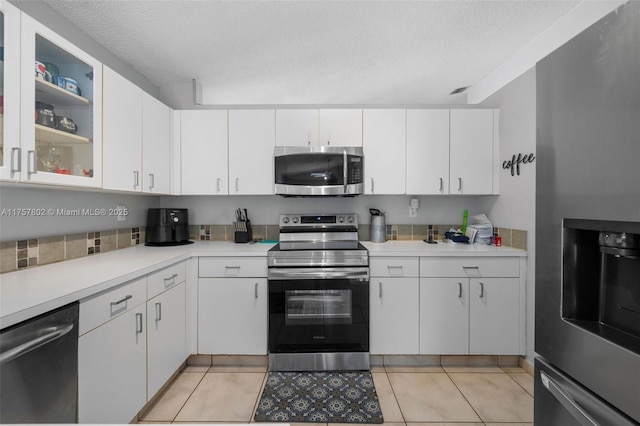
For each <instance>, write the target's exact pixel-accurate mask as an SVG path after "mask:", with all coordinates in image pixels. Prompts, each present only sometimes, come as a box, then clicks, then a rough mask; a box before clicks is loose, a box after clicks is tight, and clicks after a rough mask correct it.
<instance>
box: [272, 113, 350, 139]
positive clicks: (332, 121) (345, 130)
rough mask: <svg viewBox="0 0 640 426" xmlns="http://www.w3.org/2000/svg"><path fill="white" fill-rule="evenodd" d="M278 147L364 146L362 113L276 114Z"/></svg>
mask: <svg viewBox="0 0 640 426" xmlns="http://www.w3.org/2000/svg"><path fill="white" fill-rule="evenodd" d="M276 145H277V146H362V110H360V109H321V110H317V109H279V110H276Z"/></svg>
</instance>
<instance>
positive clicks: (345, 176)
mask: <svg viewBox="0 0 640 426" xmlns="http://www.w3.org/2000/svg"><path fill="white" fill-rule="evenodd" d="M343 158H344V160H343V165H342V178H343V181H342V182H343V183H344V190H343V193H344V195H347V175H348V173H347V172H348V170H347V169H348V164H347V159H348V157H347V149H346V148H345V149H344V152H343Z"/></svg>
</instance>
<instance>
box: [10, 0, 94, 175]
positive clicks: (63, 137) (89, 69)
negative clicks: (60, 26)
mask: <svg viewBox="0 0 640 426" xmlns="http://www.w3.org/2000/svg"><path fill="white" fill-rule="evenodd" d="M3 8H5V9H6V11H7V12H8V11H9V10H10V9H9V7H8V6H4V3H3ZM9 13H11V12H9ZM16 16H17V15H16V14H15V13H14V14H13V19H15V17H16ZM15 25H16V22H15V21H13V22H11V24H8V26H7V29H8V30H11V31H12V32H13V34H11V35H10V37H11V38H12V39H13V38H14V37H17V34H16V33H15ZM14 43H16V41H14V40H12V41H11V42H10V43H8V44H7V53H6V54H7V56H6V58H7V61H13V60H15V55H14V51H13V48H15V45H14ZM20 57H21V70H20V79H19V80H14V81H12V82H11V84H12V86H13V85H16V86H18V90H20V93H21V99H20V105H21V106H20V114H19V116H18V115H17V114H16V115H14V116H13V119H12V120H17V122H19V123H20V147H19V150H20V153H19V155H20V156H21V160H20V161H19V162H18V164H17V165H16V164H15V162H14V169H15V168H20V169H21V171H20V173H19V176H18V174H17V172H14V173H13V176H12V177H10V178H11V179H15V180H18V179H19V180H20V181H22V182H30V183H46V184H55V185H64V186H86V187H99V186H100V185H101V184H102V105H103V104H102V64H101V63H100V62H98V61H97V60H96V59H95V58H93V57H92V56H90V55H88V54H87V53H85V52H84V51H82V50H80V49H79V48H78V47H77V46H75V45H73V44H72V43H70V42H69V41H67V40H66V39H64V38H63V37H61V36H60V35H58V34H56V33H55V32H53V31H51V30H50V29H49V28H47V27H45V26H43V25H42V24H40V23H39V22H38V21H36V20H35V19H32V18H31V17H29V16H27V15H26V14H24V13H22V14H20ZM36 61H39V62H41V63H43V64H45V65H46V64H48V70H47V71H46V72H45V73H42V74H40V76H36V74H35V70H34V64H35V62H36ZM8 72H9V74H8V75H7V78H15V76H13V74H12V73H13V72H14V70H13V62H11V63H9V64H8ZM60 77H65V78H66V79H67V80H65V83H60V84H64V85H66V88H62V87H60V86H59V85H56V84H54V83H56V82H57V80H58V79H59V78H60ZM14 90H16V88H15V87H12V89H11V90H10V91H9V92H8V95H9V96H10V98H9V99H7V106H8V108H12V109H11V112H12V113H15V111H13V108H15V107H16V104H15V103H13V102H14V101H15V100H12V99H11V98H12V96H11V95H12V94H14V92H13V91H14ZM10 102H11V103H10ZM37 102H40V103H41V104H40V105H39V108H36V111H34V107H35V106H36V103H37ZM45 105H46V107H45ZM38 111H39V112H38ZM34 112H35V113H37V117H36V119H35V122H34V120H33V118H32V117H34ZM52 113H53V115H52ZM71 121H72V122H73V123H74V124H75V126H76V130H75V131H73V130H71V131H68V130H70V128H71ZM12 122H13V121H12ZM65 123H66V124H67V127H66V128H65V127H64V126H63V125H64V124H65ZM61 129H66V130H61ZM9 137H10V138H11V139H12V140H13V138H14V137H15V135H13V136H9ZM11 143H12V144H13V143H14V142H11ZM14 148H17V146H15V145H12V146H11V148H10V149H8V150H7V149H3V151H4V152H5V153H8V154H9V155H10V156H12V155H16V156H17V155H18V151H17V150H15V149H14ZM5 155H6V154H5ZM16 158H17V157H16ZM9 161H10V160H9Z"/></svg>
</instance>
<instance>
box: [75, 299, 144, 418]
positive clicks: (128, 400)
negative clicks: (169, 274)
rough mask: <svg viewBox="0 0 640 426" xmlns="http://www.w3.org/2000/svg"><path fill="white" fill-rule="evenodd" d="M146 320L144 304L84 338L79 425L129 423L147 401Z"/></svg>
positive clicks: (80, 361)
mask: <svg viewBox="0 0 640 426" xmlns="http://www.w3.org/2000/svg"><path fill="white" fill-rule="evenodd" d="M107 303H112V302H107ZM145 317H146V305H145V304H144V303H142V304H139V305H138V306H135V307H132V308H131V309H129V310H128V311H126V312H125V313H123V314H121V315H120V316H117V317H116V318H114V319H112V320H110V321H108V322H106V323H105V324H103V325H101V326H99V327H97V328H96V329H94V330H92V331H90V332H88V333H86V334H84V335H82V336H80V338H79V340H78V422H79V423H129V422H130V421H131V420H132V419H133V418H134V417H135V416H136V414H137V413H138V411H139V410H140V409H141V408H142V407H143V406H144V405H145V403H146V402H147V378H146V374H147V328H146V322H145ZM81 318H82V316H81ZM81 320H82V319H81Z"/></svg>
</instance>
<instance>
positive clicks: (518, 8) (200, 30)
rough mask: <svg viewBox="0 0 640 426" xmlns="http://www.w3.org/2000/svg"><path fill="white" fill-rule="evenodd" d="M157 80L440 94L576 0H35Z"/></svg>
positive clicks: (295, 91)
mask: <svg viewBox="0 0 640 426" xmlns="http://www.w3.org/2000/svg"><path fill="white" fill-rule="evenodd" d="M45 3H47V4H48V5H49V6H51V7H52V8H53V9H54V10H56V11H57V12H59V13H60V14H61V15H63V16H64V17H66V18H67V19H69V20H70V21H71V22H73V23H74V24H76V25H77V26H78V27H80V28H81V29H82V30H83V31H85V32H86V33H87V34H89V35H90V36H91V37H92V38H94V39H95V40H96V41H98V42H99V43H100V44H102V45H103V46H105V47H106V48H107V49H109V50H110V51H111V52H113V53H114V54H115V55H116V56H118V57H120V58H121V59H122V60H123V61H124V62H127V63H129V64H131V65H132V66H133V68H134V69H136V70H137V71H138V72H140V73H141V74H143V75H145V76H146V77H147V78H148V79H149V80H150V81H151V82H152V83H153V84H155V85H157V86H158V87H160V88H162V87H163V86H168V85H172V84H175V83H184V82H189V81H191V79H193V78H195V79H197V80H198V81H199V82H200V83H202V85H203V86H204V100H205V101H206V103H212V104H221V105H233V104H441V103H459V102H464V101H465V95H464V94H463V95H455V96H450V95H449V93H450V92H451V91H452V90H453V89H455V88H457V87H461V86H470V85H473V84H475V83H477V82H479V81H480V80H482V79H483V78H484V77H485V76H487V75H488V74H489V73H490V72H491V71H493V70H494V69H496V68H497V67H498V66H500V65H501V64H502V63H503V62H504V61H506V60H507V59H508V58H509V57H510V56H511V55H513V54H514V53H515V52H517V51H518V50H519V49H521V48H522V47H523V46H524V45H526V44H527V43H528V42H530V41H531V40H532V39H534V38H535V37H536V36H537V35H539V34H540V33H541V32H542V31H544V30H545V29H546V28H548V27H549V26H550V25H551V24H553V23H554V22H556V21H557V20H558V19H559V18H561V17H562V16H563V15H565V14H566V13H567V12H569V11H570V10H571V9H572V8H573V7H575V6H576V5H577V4H578V3H580V2H579V1H562V0H554V1H531V0H527V1H525V0H518V1H509V0H502V1H486V0H475V1H453V0H451V1H433V0H432V1H367V0H364V1H337V0H334V1H300V0H296V1H238V0H236V1H232V0H229V1H190V0H181V1H179V0H163V1H162V0H138V1H104V0H91V1H87V0H45Z"/></svg>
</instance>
